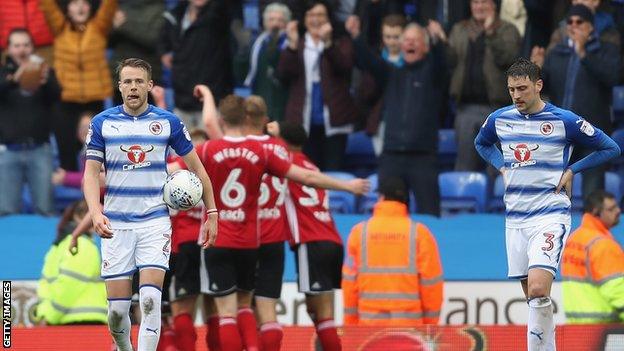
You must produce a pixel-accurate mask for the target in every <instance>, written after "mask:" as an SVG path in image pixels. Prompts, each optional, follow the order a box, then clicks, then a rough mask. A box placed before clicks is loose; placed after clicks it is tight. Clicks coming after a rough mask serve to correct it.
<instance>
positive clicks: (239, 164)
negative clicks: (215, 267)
mask: <svg viewBox="0 0 624 351" xmlns="http://www.w3.org/2000/svg"><path fill="white" fill-rule="evenodd" d="M198 154H199V155H200V158H201V161H202V163H203V165H204V167H205V168H206V171H207V172H208V175H209V176H210V179H211V181H212V187H213V189H214V191H215V202H216V204H217V209H218V210H219V235H218V236H217V241H216V243H215V246H216V247H230V248H238V249H248V248H257V247H258V245H259V244H260V243H259V223H258V198H259V196H260V184H261V183H262V176H263V174H264V173H270V174H272V175H275V176H278V177H284V175H285V174H286V172H288V169H289V168H290V161H288V159H287V158H285V156H284V155H279V154H278V153H277V152H267V151H265V149H264V147H263V146H262V144H260V143H259V142H258V141H255V140H250V139H248V138H245V137H228V136H226V137H223V139H220V140H211V141H208V142H206V143H204V144H202V145H201V146H200V151H199V152H198Z"/></svg>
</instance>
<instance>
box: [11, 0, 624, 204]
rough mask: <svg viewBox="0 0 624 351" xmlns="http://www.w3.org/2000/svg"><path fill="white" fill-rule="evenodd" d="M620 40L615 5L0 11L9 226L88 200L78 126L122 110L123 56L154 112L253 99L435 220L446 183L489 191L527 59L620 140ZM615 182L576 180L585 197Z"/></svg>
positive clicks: (83, 6)
mask: <svg viewBox="0 0 624 351" xmlns="http://www.w3.org/2000/svg"><path fill="white" fill-rule="evenodd" d="M623 38H624V1H621V0H602V1H601V0H571V1H570V0H553V1H534V0H524V1H521V0H502V1H501V0H463V1H442V0H427V1H425V0H327V1H289V0H282V1H275V2H272V1H263V0H238V1H226V0H189V1H183V0H161V1H150V0H99V1H96V0H26V1H23V0H3V2H2V7H1V8H0V46H1V47H2V49H3V58H2V65H1V69H0V192H1V193H2V194H3V196H2V200H1V201H0V215H7V214H15V213H20V212H23V211H24V210H27V211H32V212H35V213H38V214H42V215H53V214H58V213H59V212H60V211H61V210H62V208H63V205H62V204H65V203H67V202H64V200H67V197H69V198H72V197H75V198H78V197H80V190H79V189H80V183H81V181H80V180H81V169H82V164H83V162H84V156H83V155H82V154H83V153H84V150H83V144H84V141H85V140H86V139H87V138H88V137H89V136H88V135H86V131H87V128H86V126H87V125H88V121H89V118H90V117H91V116H93V115H94V114H96V113H98V112H99V111H101V110H102V109H103V108H104V107H105V106H111V105H112V104H118V103H119V102H120V101H121V100H120V96H119V94H118V93H117V83H116V82H117V78H116V77H115V72H114V71H113V69H112V67H114V66H115V64H116V62H118V61H120V60H122V59H123V58H127V57H140V58H142V59H145V60H146V61H148V62H149V63H150V64H151V65H152V67H153V69H154V71H153V78H154V81H155V83H156V84H157V85H158V87H157V88H156V89H154V91H153V95H152V99H153V102H154V103H156V102H159V103H160V104H162V105H164V106H165V107H166V108H167V109H169V110H172V111H174V112H175V113H176V115H178V116H179V117H180V118H181V119H182V120H183V121H184V123H185V125H186V126H187V127H188V128H189V130H190V129H193V128H196V127H199V128H202V127H203V122H202V117H201V109H202V103H201V102H200V101H199V99H198V98H197V97H196V96H195V95H194V92H193V88H194V87H195V86H196V85H198V84H205V85H207V86H208V87H209V88H210V90H211V91H212V93H213V95H214V99H215V101H216V102H217V103H218V101H219V100H220V99H222V98H223V97H224V96H226V95H227V94H230V93H233V92H235V91H236V92H238V93H239V94H249V93H253V94H257V95H259V96H261V97H263V98H264V99H265V101H266V104H267V107H268V111H269V116H270V117H271V119H272V120H276V121H290V122H295V123H301V124H302V125H303V126H304V128H305V130H306V131H307V133H308V136H309V137H308V142H307V144H306V146H305V147H304V150H305V152H306V154H307V155H308V156H309V157H310V158H311V159H312V160H313V161H314V162H315V163H316V164H318V165H319V167H320V168H321V169H322V170H324V171H346V172H350V173H352V174H355V175H357V176H369V175H371V174H377V175H378V176H379V177H381V178H384V177H400V178H401V179H403V181H404V182H405V184H406V185H407V186H408V188H409V189H411V191H412V195H411V197H410V199H411V201H412V202H413V203H412V204H411V206H410V208H411V209H413V210H415V211H417V212H419V213H427V214H432V215H440V213H441V211H442V212H444V211H445V209H448V206H446V205H448V201H447V202H446V205H445V197H449V196H451V195H452V194H450V193H452V192H453V191H455V190H453V189H446V188H445V187H444V185H443V183H444V184H446V181H444V182H443V181H442V180H443V179H448V178H449V177H450V178H457V179H460V180H459V182H460V184H468V185H469V186H473V184H474V181H475V179H477V183H479V182H481V179H482V178H480V175H481V174H486V175H487V176H486V178H485V179H486V180H485V185H483V186H484V190H483V191H484V192H485V195H483V196H484V197H485V199H486V201H487V199H488V198H489V197H492V196H493V195H492V194H495V193H496V189H495V188H496V184H497V181H496V179H495V176H494V172H493V170H492V169H487V168H486V165H485V164H483V162H482V161H481V159H480V158H479V157H478V155H477V153H476V151H475V149H474V146H473V140H474V138H475V135H476V134H477V132H478V130H479V128H480V127H481V125H482V124H483V122H484V121H485V119H486V118H487V116H488V115H489V114H490V113H491V112H492V111H494V110H496V109H497V108H500V107H502V106H505V105H508V104H510V98H509V94H508V92H507V87H506V81H505V70H506V69H507V68H508V66H509V65H510V64H511V63H512V62H513V61H514V60H515V59H516V58H517V57H520V56H525V57H527V58H530V59H531V60H532V61H533V62H535V63H537V64H539V65H540V66H542V70H543V72H542V75H543V79H544V84H545V85H544V91H543V92H544V93H545V95H546V97H547V98H548V99H549V100H550V101H552V102H553V103H554V104H556V105H558V106H561V107H562V108H566V109H570V110H572V111H573V112H575V113H577V114H579V115H581V116H583V117H584V118H586V119H587V120H588V121H589V122H591V123H592V124H593V125H594V126H597V127H599V128H600V129H602V130H604V131H605V132H606V133H608V134H612V133H617V128H618V127H619V123H618V122H621V121H618V119H617V117H618V116H619V114H618V112H619V111H618V110H617V106H621V105H624V104H622V102H621V101H620V100H616V101H613V99H614V96H615V97H616V98H618V99H624V96H622V94H619V95H618V94H614V92H617V91H619V90H618V88H617V86H618V85H621V84H624V70H623V69H622V59H621V56H622V48H623V45H622V39H623ZM612 106H613V108H612ZM49 135H51V136H52V138H50V137H49ZM444 153H446V154H444ZM587 153H588V151H587V150H583V149H578V150H574V152H573V154H572V160H575V159H579V158H582V157H583V156H585V155H586V154H587ZM449 155H450V157H447V158H445V156H449ZM611 170H613V171H615V172H616V173H615V175H616V176H619V173H618V172H619V168H617V167H612V169H611ZM445 171H455V172H476V173H455V174H454V175H447V174H446V173H440V172H445ZM608 171H610V169H609V168H608V167H597V168H594V169H591V170H589V171H586V172H584V174H583V176H582V179H583V181H582V187H581V188H580V191H581V193H582V194H583V196H579V198H582V197H585V195H586V194H589V193H590V192H591V191H593V190H596V189H604V188H605V186H607V187H608V186H609V185H606V184H605V179H608V178H609V177H610V176H607V177H605V174H606V173H607V172H608ZM461 179H469V180H470V181H468V180H466V181H463V180H461ZM21 184H27V185H28V187H27V188H28V191H27V193H30V195H29V196H25V195H24V194H23V190H22V185H21ZM579 185H580V184H579ZM492 189H494V193H492ZM612 191H613V190H612ZM449 192H450V193H449ZM620 193H621V191H620V188H619V181H618V188H617V191H616V194H620ZM479 194H481V189H480V190H479ZM479 196H481V195H479ZM451 197H452V196H451ZM460 197H461V196H460ZM494 197H495V196H494ZM22 200H28V201H27V202H29V203H27V204H23V203H22V202H23V201H22ZM347 201H349V202H350V201H354V202H355V200H347ZM365 203H366V199H359V204H356V205H354V206H352V209H353V210H352V211H356V209H357V208H359V209H362V208H365V207H366V206H365ZM414 203H415V204H414ZM338 207H340V206H339V205H336V206H335V208H338ZM474 208H475V209H476V210H477V211H481V210H483V211H485V210H487V209H489V208H492V206H490V205H485V206H475V207H474Z"/></svg>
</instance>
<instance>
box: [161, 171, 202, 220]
mask: <svg viewBox="0 0 624 351" xmlns="http://www.w3.org/2000/svg"><path fill="white" fill-rule="evenodd" d="M203 192H204V188H203V187H202V183H201V180H199V177H197V176H196V175H195V173H193V172H190V171H187V170H179V171H176V172H173V173H172V174H170V175H169V176H168V177H167V180H166V181H165V185H164V186H163V200H164V201H165V203H166V204H167V206H169V207H170V208H172V209H174V210H182V211H185V210H189V209H191V208H193V207H195V205H197V203H198V202H199V200H201V198H202V194H203Z"/></svg>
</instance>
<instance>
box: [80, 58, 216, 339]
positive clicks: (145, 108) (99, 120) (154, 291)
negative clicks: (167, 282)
mask: <svg viewBox="0 0 624 351" xmlns="http://www.w3.org/2000/svg"><path fill="white" fill-rule="evenodd" d="M118 74H119V83H118V84H119V91H120V92H121V96H122V98H123V105H121V106H115V107H112V108H110V109H108V110H105V111H103V112H101V113H100V114H98V115H97V116H95V117H94V118H93V120H92V122H91V126H90V128H89V133H88V135H87V141H86V144H87V161H86V165H85V175H84V193H85V199H86V201H87V204H88V206H89V213H90V215H91V218H92V220H93V226H94V228H95V231H96V232H97V233H98V234H99V235H100V236H101V237H102V239H103V240H102V278H104V279H105V280H106V292H107V296H108V322H109V330H110V332H111V335H112V336H113V338H114V339H115V343H116V344H117V348H118V350H120V351H126V350H132V345H131V343H130V317H129V314H128V312H129V309H130V296H131V293H132V286H131V282H132V281H131V278H132V275H133V274H134V272H136V270H137V269H138V270H139V271H140V280H139V303H140V308H141V325H140V328H139V338H138V339H139V342H138V350H139V351H148V350H150V351H151V350H156V346H157V344H158V339H159V336H160V335H159V334H160V324H161V312H160V306H161V296H162V291H161V289H162V284H163V279H164V276H165V271H166V270H167V269H168V265H169V254H170V250H171V221H170V219H169V211H168V209H167V207H166V205H165V203H164V202H163V199H162V186H163V184H164V182H165V179H166V177H167V168H166V163H165V156H166V150H167V147H169V146H171V147H172V148H173V149H174V150H175V151H176V153H177V154H178V155H181V156H182V157H183V159H184V162H185V163H186V165H187V167H188V169H189V170H190V171H192V172H194V173H195V174H197V176H198V177H199V178H200V179H201V182H202V185H203V201H204V205H205V206H206V208H207V209H208V210H207V212H208V215H207V219H206V223H205V225H204V226H203V227H202V233H201V235H202V238H203V241H204V245H205V246H210V245H212V243H214V241H215V240H216V235H217V211H216V208H215V201H214V196H213V190H212V184H211V182H210V178H208V175H207V174H206V171H205V170H204V167H202V165H201V162H200V160H199V158H198V157H197V154H196V153H195V151H194V149H193V145H192V144H191V137H190V135H189V134H188V132H187V130H186V127H184V124H183V123H182V122H181V121H180V119H179V118H178V117H177V116H175V115H173V114H172V113H170V112H168V111H165V110H162V109H159V108H157V107H154V106H152V105H149V104H148V103H147V94H148V93H149V91H150V90H151V89H152V87H153V82H152V79H151V67H150V65H149V64H148V63H147V62H145V61H143V60H141V59H136V58H130V59H126V60H124V61H122V62H121V63H120V64H119V66H118ZM102 164H104V166H105V169H106V194H105V197H104V208H103V210H104V211H103V212H102V207H101V205H100V202H99V198H100V184H99V173H100V167H101V166H102Z"/></svg>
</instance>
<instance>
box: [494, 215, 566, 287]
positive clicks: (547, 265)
mask: <svg viewBox="0 0 624 351" xmlns="http://www.w3.org/2000/svg"><path fill="white" fill-rule="evenodd" d="M568 234H570V226H569V225H565V224H561V223H548V224H546V223H544V224H539V225H536V226H533V227H527V228H507V229H506V233H505V239H506V244H507V266H508V267H509V271H508V274H507V276H508V277H509V279H525V278H526V277H528V274H529V269H532V268H541V269H545V270H547V271H549V272H550V273H552V275H553V276H554V275H556V274H557V269H558V268H559V260H560V259H561V255H562V254H563V248H564V247H565V242H566V240H567V238H568Z"/></svg>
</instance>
